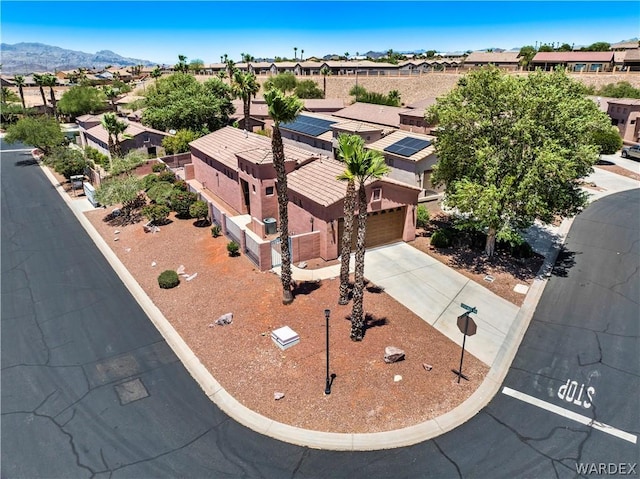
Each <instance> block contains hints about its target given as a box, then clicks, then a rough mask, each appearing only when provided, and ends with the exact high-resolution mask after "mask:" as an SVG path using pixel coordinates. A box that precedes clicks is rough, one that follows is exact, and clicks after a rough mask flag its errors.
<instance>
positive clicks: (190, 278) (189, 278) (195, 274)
mask: <svg viewBox="0 0 640 479" xmlns="http://www.w3.org/2000/svg"><path fill="white" fill-rule="evenodd" d="M196 276H198V273H193V274H192V275H191V276H187V281H191V280H192V279H194V278H195V277H196Z"/></svg>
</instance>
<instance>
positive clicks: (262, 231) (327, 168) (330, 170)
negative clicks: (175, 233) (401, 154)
mask: <svg viewBox="0 0 640 479" xmlns="http://www.w3.org/2000/svg"><path fill="white" fill-rule="evenodd" d="M190 147H191V157H192V164H191V165H187V167H185V176H186V178H187V180H189V181H190V184H192V185H196V186H197V187H200V188H201V189H202V191H201V194H202V196H203V197H205V198H207V199H208V200H209V201H210V204H211V205H212V206H211V208H212V210H213V209H215V210H216V211H222V210H224V211H225V214H224V215H223V216H222V218H223V219H222V222H223V223H224V224H225V225H227V224H231V223H234V222H235V221H236V219H237V218H250V219H244V220H243V224H245V225H246V228H247V229H246V230H245V233H244V234H245V236H244V237H245V241H249V240H248V239H246V238H247V235H248V236H249V237H251V238H254V239H253V240H252V241H253V242H255V241H256V239H255V238H258V240H257V241H258V242H267V243H268V242H269V240H271V239H273V238H275V234H274V233H275V232H273V231H272V232H268V228H266V227H265V225H266V224H267V221H266V220H272V219H274V218H275V219H276V222H277V224H279V220H278V219H277V218H278V200H277V194H276V189H277V181H276V173H275V169H274V167H273V158H272V154H271V141H270V140H269V138H267V137H264V136H261V135H257V134H253V133H249V132H244V131H242V130H239V129H237V128H232V127H225V128H222V129H220V130H217V131H215V132H213V133H210V134H209V135H206V136H204V137H202V138H198V139H197V140H195V141H193V142H191V143H190ZM284 152H285V158H286V160H285V168H286V171H287V184H288V191H289V208H288V210H289V229H290V234H291V236H292V256H293V258H294V261H304V260H308V259H313V258H317V257H321V258H324V259H327V260H329V259H335V258H337V257H338V253H339V244H340V236H339V232H340V228H341V224H342V216H343V204H342V202H343V200H344V193H345V189H346V185H345V183H343V182H341V181H339V180H337V176H338V175H339V174H340V173H341V172H342V171H343V170H344V165H343V164H342V163H340V162H338V161H336V160H333V159H330V158H328V157H326V156H322V155H319V154H317V153H314V152H310V151H306V150H304V149H302V148H299V147H296V146H292V145H290V144H288V143H286V142H285V144H284ZM418 193H419V189H418V188H415V187H410V186H407V185H404V184H402V183H399V182H396V181H394V180H393V179H383V180H379V181H377V182H373V183H371V184H369V185H367V194H368V195H369V198H370V201H369V207H368V209H369V211H370V215H371V216H372V217H373V216H375V217H376V219H375V220H371V221H372V224H373V226H371V225H370V230H369V231H371V233H368V235H369V234H370V235H371V236H370V240H369V242H370V245H373V244H383V243H385V242H391V241H402V240H403V239H404V240H406V241H409V240H412V239H414V238H415V205H416V204H417V198H418ZM383 211H384V213H383ZM213 216H214V218H216V220H217V221H218V218H219V216H220V214H219V213H216V214H214V215H213ZM238 221H239V220H238ZM247 230H248V231H247ZM274 247H275V246H274ZM246 248H247V253H248V251H249V249H250V248H249V247H248V246H247V247H246ZM268 248H269V249H270V248H271V246H270V245H269V246H268ZM258 249H259V248H258ZM256 251H257V250H256ZM252 259H253V260H254V261H256V262H257V263H258V266H259V267H260V269H263V270H264V269H270V268H271V267H272V261H274V260H273V258H272V257H269V258H264V254H261V253H256V254H255V255H253V258H252Z"/></svg>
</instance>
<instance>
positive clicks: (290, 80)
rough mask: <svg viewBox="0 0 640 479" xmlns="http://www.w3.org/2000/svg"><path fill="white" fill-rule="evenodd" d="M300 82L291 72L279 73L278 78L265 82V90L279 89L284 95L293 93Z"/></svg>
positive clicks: (274, 77)
mask: <svg viewBox="0 0 640 479" xmlns="http://www.w3.org/2000/svg"><path fill="white" fill-rule="evenodd" d="M297 84H298V80H297V79H296V76H295V75H294V74H293V73H291V72H284V73H278V74H277V75H276V76H273V77H271V78H269V79H268V80H267V81H266V82H264V89H265V91H266V90H271V89H274V88H276V89H278V90H280V91H281V92H283V93H285V94H286V93H288V92H292V91H294V90H295V89H296V86H297Z"/></svg>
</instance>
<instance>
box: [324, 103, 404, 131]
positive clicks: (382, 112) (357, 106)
mask: <svg viewBox="0 0 640 479" xmlns="http://www.w3.org/2000/svg"><path fill="white" fill-rule="evenodd" d="M402 110H403V108H401V107H396V106H386V105H375V104H373V103H354V104H353V105H351V106H348V107H346V108H343V109H342V110H338V111H336V112H334V113H333V116H339V117H341V118H348V119H350V120H360V121H365V122H367V123H374V124H377V125H385V126H392V127H394V128H398V127H399V125H400V115H399V113H400V112H401V111H402Z"/></svg>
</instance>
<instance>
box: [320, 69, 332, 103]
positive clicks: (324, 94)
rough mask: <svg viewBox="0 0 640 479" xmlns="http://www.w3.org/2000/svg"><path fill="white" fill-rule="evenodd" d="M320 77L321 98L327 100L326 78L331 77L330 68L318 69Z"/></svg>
mask: <svg viewBox="0 0 640 479" xmlns="http://www.w3.org/2000/svg"><path fill="white" fill-rule="evenodd" d="M320 75H322V98H327V76H328V75H331V68H329V67H327V66H323V67H322V68H321V69H320Z"/></svg>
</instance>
